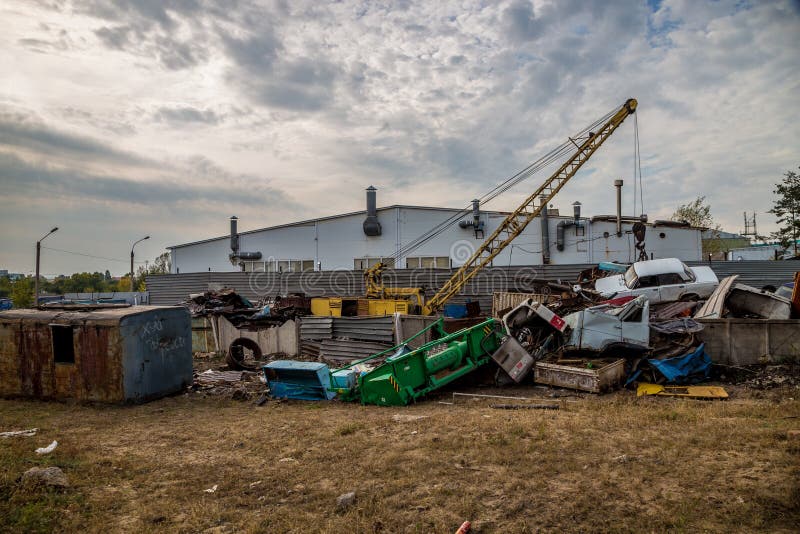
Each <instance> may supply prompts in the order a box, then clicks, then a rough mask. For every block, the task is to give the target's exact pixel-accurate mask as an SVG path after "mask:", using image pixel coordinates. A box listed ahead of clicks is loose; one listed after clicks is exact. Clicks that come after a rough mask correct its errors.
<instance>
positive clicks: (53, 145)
mask: <svg viewBox="0 0 800 534" xmlns="http://www.w3.org/2000/svg"><path fill="white" fill-rule="evenodd" d="M0 146H5V147H7V148H15V149H20V150H24V151H32V152H35V153H39V154H42V155H46V156H48V157H50V158H53V159H57V158H59V157H68V158H74V159H78V160H86V159H93V160H102V161H106V162H112V163H117V164H123V165H150V164H151V163H152V162H151V161H150V160H149V159H148V158H146V157H142V156H139V155H137V154H133V153H130V152H125V151H123V150H118V149H115V148H113V147H111V146H110V145H108V144H105V143H101V142H99V141H96V140H94V139H92V138H90V137H87V136H83V135H76V134H72V133H68V132H64V131H61V130H57V129H54V128H50V127H48V126H46V125H45V124H44V123H42V122H41V121H39V120H37V119H36V117H35V116H33V115H30V114H26V113H24V112H15V111H12V110H10V109H2V108H0Z"/></svg>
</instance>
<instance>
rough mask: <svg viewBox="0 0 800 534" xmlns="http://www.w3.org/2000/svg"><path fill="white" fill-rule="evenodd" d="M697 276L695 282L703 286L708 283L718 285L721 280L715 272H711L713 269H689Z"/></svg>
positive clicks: (702, 267) (701, 267)
mask: <svg viewBox="0 0 800 534" xmlns="http://www.w3.org/2000/svg"><path fill="white" fill-rule="evenodd" d="M689 268H690V269H691V270H692V272H693V273H694V276H695V282H697V283H698V284H703V283H706V282H711V283H713V284H718V283H719V279H718V278H717V275H716V274H714V271H712V270H711V267H704V266H700V267H689Z"/></svg>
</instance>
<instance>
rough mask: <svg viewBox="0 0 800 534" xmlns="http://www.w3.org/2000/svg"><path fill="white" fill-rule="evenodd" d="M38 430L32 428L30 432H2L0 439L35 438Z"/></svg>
mask: <svg viewBox="0 0 800 534" xmlns="http://www.w3.org/2000/svg"><path fill="white" fill-rule="evenodd" d="M38 431H39V429H38V428H30V429H28V430H9V431H7V432H0V438H17V437H30V436H35V435H36V432H38Z"/></svg>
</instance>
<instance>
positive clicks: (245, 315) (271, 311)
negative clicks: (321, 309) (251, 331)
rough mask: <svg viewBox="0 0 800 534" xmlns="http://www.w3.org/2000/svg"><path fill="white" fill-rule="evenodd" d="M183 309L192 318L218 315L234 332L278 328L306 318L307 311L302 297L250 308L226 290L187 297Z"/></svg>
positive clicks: (307, 304) (267, 300)
mask: <svg viewBox="0 0 800 534" xmlns="http://www.w3.org/2000/svg"><path fill="white" fill-rule="evenodd" d="M184 305H185V306H186V307H187V308H189V311H190V312H191V314H192V317H206V316H209V315H222V316H224V317H225V318H226V319H228V321H230V322H231V323H232V324H233V325H234V326H236V327H237V328H248V327H270V326H280V325H282V324H283V323H285V322H286V321H289V320H294V319H296V318H297V317H300V316H303V315H307V314H309V313H310V308H311V302H310V299H308V298H307V297H306V296H304V295H289V296H283V297H282V296H275V297H266V298H264V299H261V300H260V301H258V302H257V303H256V304H253V303H252V302H250V301H249V300H248V299H247V298H245V297H243V296H242V295H240V294H239V293H237V292H236V291H235V290H234V289H227V288H226V289H220V290H217V291H206V292H205V293H199V294H194V295H190V296H189V299H188V300H186V301H185V302H184Z"/></svg>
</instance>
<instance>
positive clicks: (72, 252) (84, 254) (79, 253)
mask: <svg viewBox="0 0 800 534" xmlns="http://www.w3.org/2000/svg"><path fill="white" fill-rule="evenodd" d="M42 248H44V249H47V250H52V251H54V252H63V253H64V254H73V255H75V256H83V257H85V258H94V259H96V260H106V261H119V262H122V263H130V260H121V259H119V258H106V257H105V256H95V255H93V254H86V253H84V252H75V251H73V250H63V249H60V248H51V247H45V246H43V247H42ZM133 263H138V264H140V265H144V264H145V263H147V260H145V261H134V262H133Z"/></svg>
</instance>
